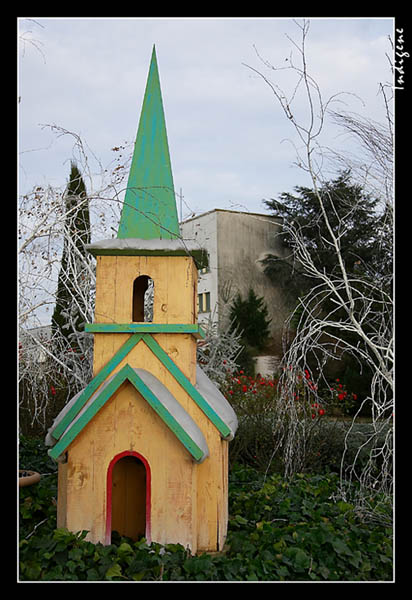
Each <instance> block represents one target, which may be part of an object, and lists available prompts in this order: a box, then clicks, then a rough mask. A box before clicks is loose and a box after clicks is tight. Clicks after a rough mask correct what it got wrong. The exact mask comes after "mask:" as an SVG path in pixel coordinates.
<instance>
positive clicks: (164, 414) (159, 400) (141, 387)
mask: <svg viewBox="0 0 412 600" xmlns="http://www.w3.org/2000/svg"><path fill="white" fill-rule="evenodd" d="M143 378H144V379H146V381H144V379H143ZM126 380H128V381H129V382H130V383H131V384H132V385H133V386H134V387H135V389H136V390H137V391H138V392H139V393H140V394H141V395H142V396H143V398H144V399H145V400H146V401H147V402H148V404H149V405H150V406H151V407H152V408H153V410H154V411H155V412H156V413H157V414H158V416H159V417H160V418H161V419H162V420H163V422H164V423H165V424H166V425H167V427H169V429H170V430H171V431H172V432H173V433H174V434H175V435H176V437H177V438H178V439H179V441H180V442H181V443H182V444H183V446H184V447H185V448H186V450H188V452H189V453H190V454H191V455H192V457H193V459H194V460H195V461H196V462H202V461H203V460H204V459H205V458H206V457H207V456H208V448H207V444H206V441H205V439H204V437H203V434H202V433H201V431H200V429H199V428H198V427H197V425H196V424H195V422H194V421H193V419H192V418H191V417H190V416H189V415H188V414H187V413H186V411H185V410H184V409H183V408H182V407H181V406H180V404H179V403H178V402H177V401H176V400H175V399H174V398H173V396H172V394H171V393H170V392H169V391H168V390H167V389H166V388H165V386H164V385H163V384H161V383H160V382H159V381H158V380H157V379H156V378H155V377H154V376H153V375H151V374H150V373H148V372H147V371H144V370H143V369H133V368H132V367H131V366H130V365H129V364H126V365H125V366H124V367H123V368H122V369H121V370H120V371H118V372H117V373H116V374H115V375H113V376H112V377H111V379H110V380H109V381H107V382H106V384H105V385H104V386H102V388H101V389H100V390H98V392H96V393H95V394H94V395H93V397H92V398H91V399H90V400H91V401H90V403H89V405H88V406H87V407H86V408H85V410H84V412H83V413H81V414H80V415H79V417H78V419H76V420H75V421H74V422H73V423H72V425H71V426H70V427H69V428H68V430H67V431H66V432H65V433H64V434H63V436H62V437H61V439H60V440H59V441H58V442H57V444H56V445H55V446H53V448H52V449H51V450H49V455H50V456H51V457H52V458H54V459H55V460H57V459H58V457H59V456H60V455H61V454H62V453H63V452H64V451H65V450H66V448H67V447H68V446H69V445H70V443H71V442H72V441H73V440H74V439H75V438H76V437H77V436H78V435H79V433H80V432H81V431H82V430H83V429H84V427H85V426H86V425H87V424H88V423H89V422H90V421H91V420H92V419H93V417H94V416H95V415H96V414H97V413H98V411H99V410H100V409H101V408H102V407H103V406H104V405H105V403H106V402H107V401H108V400H109V399H110V398H111V397H112V396H113V394H114V393H115V392H116V391H117V390H118V389H119V387H120V386H121V385H122V384H123V383H124V382H125V381H126ZM154 390H156V391H157V392H158V393H157V394H155V393H154Z"/></svg>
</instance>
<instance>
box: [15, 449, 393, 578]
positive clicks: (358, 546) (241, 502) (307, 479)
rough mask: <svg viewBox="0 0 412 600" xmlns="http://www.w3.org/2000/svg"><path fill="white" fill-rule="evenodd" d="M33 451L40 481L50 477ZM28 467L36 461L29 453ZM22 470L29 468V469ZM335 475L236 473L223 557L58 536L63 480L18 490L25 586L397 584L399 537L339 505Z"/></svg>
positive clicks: (140, 543)
mask: <svg viewBox="0 0 412 600" xmlns="http://www.w3.org/2000/svg"><path fill="white" fill-rule="evenodd" d="M30 444H31V446H30V451H31V454H32V456H33V458H34V459H35V462H36V466H37V468H38V469H39V470H40V471H41V472H43V473H44V472H45V470H47V469H49V470H50V469H51V468H52V465H51V464H50V463H47V460H48V459H46V458H45V459H44V463H43V464H42V463H41V461H42V458H41V456H39V454H40V453H41V450H39V447H40V446H39V445H37V446H36V444H35V443H32V442H31V443H30ZM22 450H23V455H24V460H30V456H29V454H30V453H28V450H27V444H26V446H25V449H24V448H22ZM21 466H22V468H29V465H25V464H22V465H21ZM336 486H337V476H336V475H334V474H317V475H310V474H305V475H303V474H298V475H296V476H295V477H294V478H292V479H291V480H288V481H286V480H285V479H283V477H282V476H281V475H279V474H273V475H270V476H268V477H266V478H264V476H263V474H262V473H259V472H258V471H256V470H254V469H252V468H250V467H244V466H242V467H241V466H239V465H234V466H233V467H232V469H231V472H230V491H229V494H230V495H229V513H230V519H229V531H228V537H227V543H226V546H225V548H224V549H223V552H221V553H218V554H214V555H211V554H202V555H200V556H192V555H191V554H190V552H189V551H188V550H186V549H185V548H183V547H182V546H180V545H178V544H169V545H167V546H161V545H159V544H155V543H152V544H150V545H148V544H147V543H146V541H145V540H144V539H141V540H139V541H138V542H133V541H132V540H130V539H127V538H123V537H119V538H118V539H117V540H116V541H115V543H112V544H111V545H109V546H103V545H101V544H92V543H91V542H88V541H86V540H85V536H86V533H87V532H78V533H71V532H68V531H67V530H64V529H56V507H55V503H54V501H53V499H54V498H55V496H56V474H55V473H52V472H51V473H50V474H49V475H47V476H44V477H43V478H42V480H41V482H40V483H39V484H37V485H35V486H29V487H26V488H21V491H20V502H19V507H20V548H19V579H20V580H21V581H136V582H138V581H273V582H281V581H392V579H393V571H392V532H391V529H390V528H388V527H386V526H384V525H382V524H378V523H365V522H363V521H361V520H360V519H358V518H357V516H356V514H355V512H354V510H353V506H352V505H350V504H348V503H345V502H335V501H334V499H333V496H334V493H335V492H336Z"/></svg>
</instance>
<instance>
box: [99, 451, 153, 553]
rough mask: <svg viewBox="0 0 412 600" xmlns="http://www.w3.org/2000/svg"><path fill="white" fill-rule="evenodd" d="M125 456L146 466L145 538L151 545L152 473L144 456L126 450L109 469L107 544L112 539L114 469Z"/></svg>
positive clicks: (118, 455)
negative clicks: (131, 457) (135, 459)
mask: <svg viewBox="0 0 412 600" xmlns="http://www.w3.org/2000/svg"><path fill="white" fill-rule="evenodd" d="M125 456H134V457H135V458H138V459H139V460H140V461H141V462H142V463H143V464H144V466H145V469H146V533H145V537H146V540H147V543H148V544H150V543H151V541H152V539H151V488H152V486H151V472H150V465H149V463H148V462H147V460H146V459H145V457H144V456H142V455H141V454H139V453H138V452H133V451H132V450H125V451H124V452H120V453H119V454H116V456H115V457H114V458H112V460H111V461H110V464H109V468H108V469H107V502H106V537H105V544H106V545H109V544H110V543H111V538H112V476H113V468H114V465H115V464H116V463H117V461H118V460H120V459H121V458H124V457H125Z"/></svg>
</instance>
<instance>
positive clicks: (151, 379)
mask: <svg viewBox="0 0 412 600" xmlns="http://www.w3.org/2000/svg"><path fill="white" fill-rule="evenodd" d="M132 369H133V371H134V372H135V373H136V375H138V376H139V377H140V379H141V380H142V381H143V383H144V384H145V385H146V386H147V387H148V388H149V390H150V391H151V392H152V393H153V394H154V395H155V396H156V398H157V399H158V400H159V402H160V403H161V404H162V405H163V406H164V407H165V408H166V410H167V411H168V412H169V413H170V414H171V415H172V417H173V418H174V419H175V420H176V421H177V423H178V424H179V425H180V426H181V427H182V429H183V430H184V431H185V433H186V434H187V435H188V436H189V437H190V438H191V439H192V440H193V442H194V443H195V444H196V445H197V446H198V447H199V448H200V450H201V451H202V457H201V458H200V459H199V460H196V461H195V462H197V463H198V464H200V463H202V462H203V461H204V460H205V459H206V458H207V457H208V456H209V448H208V445H207V442H206V440H205V437H204V435H203V433H202V432H201V430H200V429H199V427H198V426H197V425H196V423H195V422H194V420H193V419H192V417H191V416H190V415H189V414H188V413H187V412H186V411H185V409H184V408H183V407H182V406H181V405H180V404H179V402H178V401H177V400H176V398H175V397H174V396H173V395H172V394H171V393H170V392H169V390H168V389H167V388H166V386H165V385H164V384H163V383H162V382H161V381H159V380H158V379H157V377H155V376H154V375H153V374H152V373H149V371H146V370H145V369H139V368H133V367H132ZM116 374H117V373H114V374H113V375H111V376H110V377H108V378H107V379H106V381H105V382H104V383H103V385H102V386H100V387H99V389H98V390H96V392H94V394H93V395H92V396H91V397H90V398H89V400H88V401H87V402H86V404H85V405H84V406H83V408H82V409H81V410H80V411H79V413H78V414H77V415H76V417H75V418H74V419H73V420H72V421H71V423H70V424H69V425H68V426H67V427H66V429H65V430H64V432H63V433H62V435H61V436H60V438H62V437H63V435H65V434H66V433H67V432H68V431H69V430H70V429H71V427H73V425H74V424H75V423H76V421H77V420H78V419H80V417H81V416H82V415H83V413H84V412H85V411H86V410H87V409H88V407H89V406H90V405H91V404H93V402H94V401H95V400H96V398H97V397H98V396H99V395H100V394H101V392H102V391H103V389H104V388H105V387H106V386H107V385H108V384H109V383H110V381H111V380H112V379H113V378H114V377H115V376H116ZM82 391H83V390H81V391H80V392H78V393H77V394H76V395H75V396H73V398H72V399H71V400H70V401H69V402H68V403H67V404H66V405H65V406H64V407H63V409H62V410H61V411H60V413H59V414H58V415H57V417H56V418H55V419H54V421H53V424H52V426H51V427H50V428H49V429H48V432H47V435H46V438H45V444H46V446H54V445H55V444H57V442H58V440H56V439H55V438H54V437H53V436H52V432H53V431H54V429H55V428H56V427H57V425H58V424H59V423H60V421H61V420H62V419H63V417H64V415H65V414H66V413H67V412H68V410H69V409H70V408H71V406H72V405H73V404H74V403H75V402H76V400H77V398H78V397H79V396H80V394H81V393H82ZM60 458H62V457H59V459H60ZM59 459H58V460H59Z"/></svg>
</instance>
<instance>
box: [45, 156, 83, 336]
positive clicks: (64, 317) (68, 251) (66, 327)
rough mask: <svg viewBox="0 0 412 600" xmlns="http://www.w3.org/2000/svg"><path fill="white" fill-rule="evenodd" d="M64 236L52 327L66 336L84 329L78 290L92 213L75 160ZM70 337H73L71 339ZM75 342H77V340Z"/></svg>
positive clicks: (67, 198) (66, 208) (72, 164)
mask: <svg viewBox="0 0 412 600" xmlns="http://www.w3.org/2000/svg"><path fill="white" fill-rule="evenodd" d="M65 213H66V216H65V225H64V230H65V235H64V242H63V254H62V260H61V266H60V272H59V278H58V283H57V292H56V306H55V309H54V313H53V316H52V330H54V331H56V329H57V328H58V329H60V331H61V333H62V334H63V335H64V336H65V337H66V338H67V339H72V338H73V336H72V334H73V333H75V332H78V331H81V330H82V329H83V328H84V317H83V316H82V310H81V308H82V307H81V303H82V302H83V300H82V299H81V298H79V295H78V293H76V288H77V289H78V285H79V281H78V280H77V279H78V278H79V277H83V278H84V277H86V274H85V273H84V269H82V265H81V263H82V257H84V256H85V255H86V250H85V244H88V243H89V242H90V215H89V203H88V201H87V192H86V186H85V184H84V181H83V178H82V176H81V173H80V171H79V169H78V167H77V165H76V164H75V163H74V162H72V163H71V170H70V178H69V182H68V185H67V189H66V192H65ZM70 336H71V338H70ZM72 341H73V344H72V345H75V342H74V340H72Z"/></svg>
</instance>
